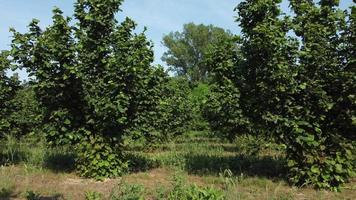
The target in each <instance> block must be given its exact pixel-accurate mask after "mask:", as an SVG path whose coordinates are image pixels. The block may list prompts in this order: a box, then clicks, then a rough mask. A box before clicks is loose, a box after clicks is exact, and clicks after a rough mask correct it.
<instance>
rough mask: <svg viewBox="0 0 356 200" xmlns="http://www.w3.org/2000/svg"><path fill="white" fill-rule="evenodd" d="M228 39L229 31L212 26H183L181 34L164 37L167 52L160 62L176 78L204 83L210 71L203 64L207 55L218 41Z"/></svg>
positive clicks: (207, 66)
mask: <svg viewBox="0 0 356 200" xmlns="http://www.w3.org/2000/svg"><path fill="white" fill-rule="evenodd" d="M230 37H232V36H231V33H230V32H229V31H225V30H224V29H222V28H219V27H215V26H213V25H208V26H206V25H203V24H200V25H196V24H194V23H189V24H185V25H184V27H183V31H182V32H171V33H170V34H168V35H166V36H164V38H163V45H164V46H165V47H167V49H168V51H167V52H165V53H164V55H163V57H162V60H163V61H164V62H166V63H167V65H169V66H171V70H172V71H173V72H175V73H176V74H177V75H178V76H185V77H186V78H188V79H189V80H190V81H192V82H196V81H206V80H207V78H208V77H209V70H210V69H209V65H206V64H205V59H206V55H207V53H208V52H209V51H210V49H211V48H212V46H213V45H215V44H218V43H219V42H220V40H226V39H228V38H230Z"/></svg>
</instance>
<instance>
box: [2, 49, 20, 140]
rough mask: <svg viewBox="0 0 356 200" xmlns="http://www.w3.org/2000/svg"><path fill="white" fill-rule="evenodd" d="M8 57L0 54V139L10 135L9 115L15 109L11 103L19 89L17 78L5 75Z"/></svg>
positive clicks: (8, 67) (6, 52)
mask: <svg viewBox="0 0 356 200" xmlns="http://www.w3.org/2000/svg"><path fill="white" fill-rule="evenodd" d="M8 56H9V52H8V51H3V52H0V138H2V137H4V135H5V134H10V133H11V130H12V128H13V125H14V124H13V123H11V119H10V115H11V114H12V113H13V112H14V111H15V108H16V106H15V105H14V104H13V102H12V101H13V99H14V98H15V96H16V93H17V91H18V90H19V89H20V82H19V80H18V77H17V76H16V75H14V76H12V77H8V76H7V75H6V72H7V70H8V69H10V61H9V59H8Z"/></svg>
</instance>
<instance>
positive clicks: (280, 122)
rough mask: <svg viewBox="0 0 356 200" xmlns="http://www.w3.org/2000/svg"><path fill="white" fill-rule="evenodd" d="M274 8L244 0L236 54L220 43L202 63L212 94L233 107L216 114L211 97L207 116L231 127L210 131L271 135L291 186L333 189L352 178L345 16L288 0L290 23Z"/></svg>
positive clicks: (328, 7)
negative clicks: (210, 74)
mask: <svg viewBox="0 0 356 200" xmlns="http://www.w3.org/2000/svg"><path fill="white" fill-rule="evenodd" d="M280 3H281V1H280V0H257V1H256V0H246V1H244V2H242V3H240V4H239V6H238V7H237V8H236V10H237V11H238V13H239V18H238V22H240V26H241V28H242V37H241V39H240V40H237V42H238V45H237V46H239V48H240V50H239V49H237V50H236V49H235V48H231V46H230V47H229V46H227V45H226V44H224V43H223V44H220V47H217V48H215V51H214V53H213V54H212V57H211V58H210V59H209V62H211V65H212V66H213V68H214V70H215V71H216V73H215V75H216V77H217V78H216V80H221V81H217V88H223V89H222V90H220V91H219V90H218V94H219V95H220V96H223V98H221V99H226V96H227V97H230V101H232V100H234V102H233V103H231V104H232V105H234V106H236V107H231V108H229V110H226V109H225V110H222V111H220V110H219V109H220V104H219V102H218V101H217V100H215V103H214V97H211V101H212V102H213V103H211V104H210V105H209V106H210V107H212V109H210V110H212V112H210V113H212V114H210V116H213V117H214V116H218V117H217V118H216V119H220V120H222V118H221V117H222V116H224V115H222V114H225V116H226V115H227V114H231V113H233V115H232V116H231V117H229V116H228V115H227V117H229V118H228V120H231V122H232V123H230V124H226V125H225V124H224V123H221V124H220V126H219V122H218V123H217V124H214V123H212V125H213V127H214V126H215V127H217V129H218V130H222V131H227V132H232V135H233V134H237V133H238V131H235V130H233V129H232V130H233V131H231V129H230V130H229V129H228V130H224V127H234V126H235V127H241V125H242V127H243V125H245V124H247V130H248V132H249V133H263V134H268V135H273V136H274V137H275V138H276V140H277V141H279V142H281V143H284V144H285V145H286V147H287V158H288V166H289V167H290V171H289V175H290V176H289V177H290V181H291V182H292V183H294V184H297V185H313V186H315V187H317V188H329V189H335V190H336V189H338V188H339V186H340V184H342V183H344V182H345V181H347V179H348V178H349V177H350V175H351V174H352V173H353V167H352V161H351V160H352V152H353V147H352V145H351V142H350V141H351V140H354V139H353V136H352V135H353V134H352V132H354V131H353V130H355V124H354V123H353V121H354V120H353V119H354V115H355V114H354V110H355V109H354V106H355V104H354V103H355V102H354V95H353V94H352V92H351V91H354V87H355V84H354V77H355V71H354V70H352V69H351V68H352V67H351V66H352V65H353V62H354V59H353V58H352V56H350V54H349V53H346V52H349V51H352V49H353V48H354V43H353V42H351V40H352V39H351V38H352V37H353V36H352V32H353V27H354V26H353V21H352V14H351V15H350V17H349V19H350V22H348V23H347V22H346V21H345V20H346V19H347V17H346V16H345V14H344V13H347V12H346V11H345V12H344V13H343V12H342V11H340V10H339V9H337V8H336V6H337V5H338V3H337V1H323V0H322V1H320V6H316V5H315V4H314V3H313V2H311V1H291V7H292V9H293V11H294V12H295V13H296V15H295V16H293V19H292V17H290V16H286V15H285V14H282V13H281V10H280V7H279V5H278V4H280ZM353 10H354V9H353ZM290 31H291V32H294V33H295V34H296V37H293V36H289V32H290ZM297 37H299V38H300V42H299V40H298V38H297ZM223 49H227V50H228V51H222V50H223ZM346 49H348V50H346ZM225 88H227V89H225ZM215 99H218V98H215ZM228 99H229V98H228ZM222 105H226V103H225V104H222ZM227 105H229V103H227ZM234 113H237V115H234ZM208 114H209V112H208ZM219 114H220V115H219ZM236 116H237V117H236ZM208 117H209V115H208ZM213 119H214V118H213ZM228 120H227V121H228ZM234 120H235V121H234ZM209 121H211V122H214V120H209ZM241 121H242V123H241ZM228 122H229V121H228ZM225 123H226V121H225ZM224 125H225V126H224ZM229 137H230V138H231V136H229Z"/></svg>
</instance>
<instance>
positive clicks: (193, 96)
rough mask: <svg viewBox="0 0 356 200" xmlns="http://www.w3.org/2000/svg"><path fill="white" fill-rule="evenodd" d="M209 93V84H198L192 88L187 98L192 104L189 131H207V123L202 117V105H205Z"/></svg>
mask: <svg viewBox="0 0 356 200" xmlns="http://www.w3.org/2000/svg"><path fill="white" fill-rule="evenodd" d="M210 93H211V86H210V84H207V83H203V82H198V83H196V85H194V86H193V88H192V89H191V92H190V94H189V96H188V99H189V101H190V102H191V104H192V109H191V111H190V112H191V113H192V122H191V124H190V127H189V130H190V131H209V123H208V122H207V120H206V119H205V118H204V116H203V110H204V105H206V104H207V101H208V96H209V95H210Z"/></svg>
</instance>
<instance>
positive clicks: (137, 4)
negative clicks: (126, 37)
mask: <svg viewBox="0 0 356 200" xmlns="http://www.w3.org/2000/svg"><path fill="white" fill-rule="evenodd" d="M74 2H75V0H0V49H1V50H3V49H8V48H9V44H10V42H11V35H10V33H9V31H8V30H9V28H10V27H14V28H15V29H16V30H17V31H20V32H24V31H26V26H27V24H28V23H29V22H30V21H31V19H33V18H36V19H39V20H40V21H41V23H40V25H41V27H46V26H48V25H49V24H51V16H52V13H51V10H52V8H53V7H54V6H57V7H59V8H60V9H62V10H63V11H64V14H65V15H72V14H73V4H74ZM239 2H241V0H126V1H124V3H123V5H122V7H121V9H122V10H123V12H122V13H120V14H119V15H118V16H117V18H118V20H119V21H121V20H122V19H123V18H124V17H125V16H129V17H131V18H132V19H133V20H135V21H136V22H137V23H138V25H139V30H142V29H143V27H144V26H146V27H147V28H148V30H147V32H146V34H147V37H148V38H149V39H150V40H152V41H153V43H154V52H155V64H163V65H164V63H162V62H161V60H160V58H161V56H162V54H163V52H164V51H165V49H164V47H163V46H162V44H161V40H162V37H163V35H164V34H168V33H169V32H171V31H178V30H181V29H182V25H183V24H185V23H189V22H194V23H197V24H200V23H203V24H213V25H215V26H219V27H222V28H225V29H229V30H231V31H232V32H233V33H239V28H238V24H237V23H235V22H234V19H235V16H236V13H235V12H234V11H233V9H234V7H235V6H236V5H237V4H238V3H239ZM340 3H341V7H342V8H347V7H349V6H350V5H352V0H340ZM282 8H283V9H284V10H285V12H288V4H287V3H285V2H284V3H283V4H282ZM20 76H21V77H25V76H26V75H25V74H24V73H23V72H20Z"/></svg>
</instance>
